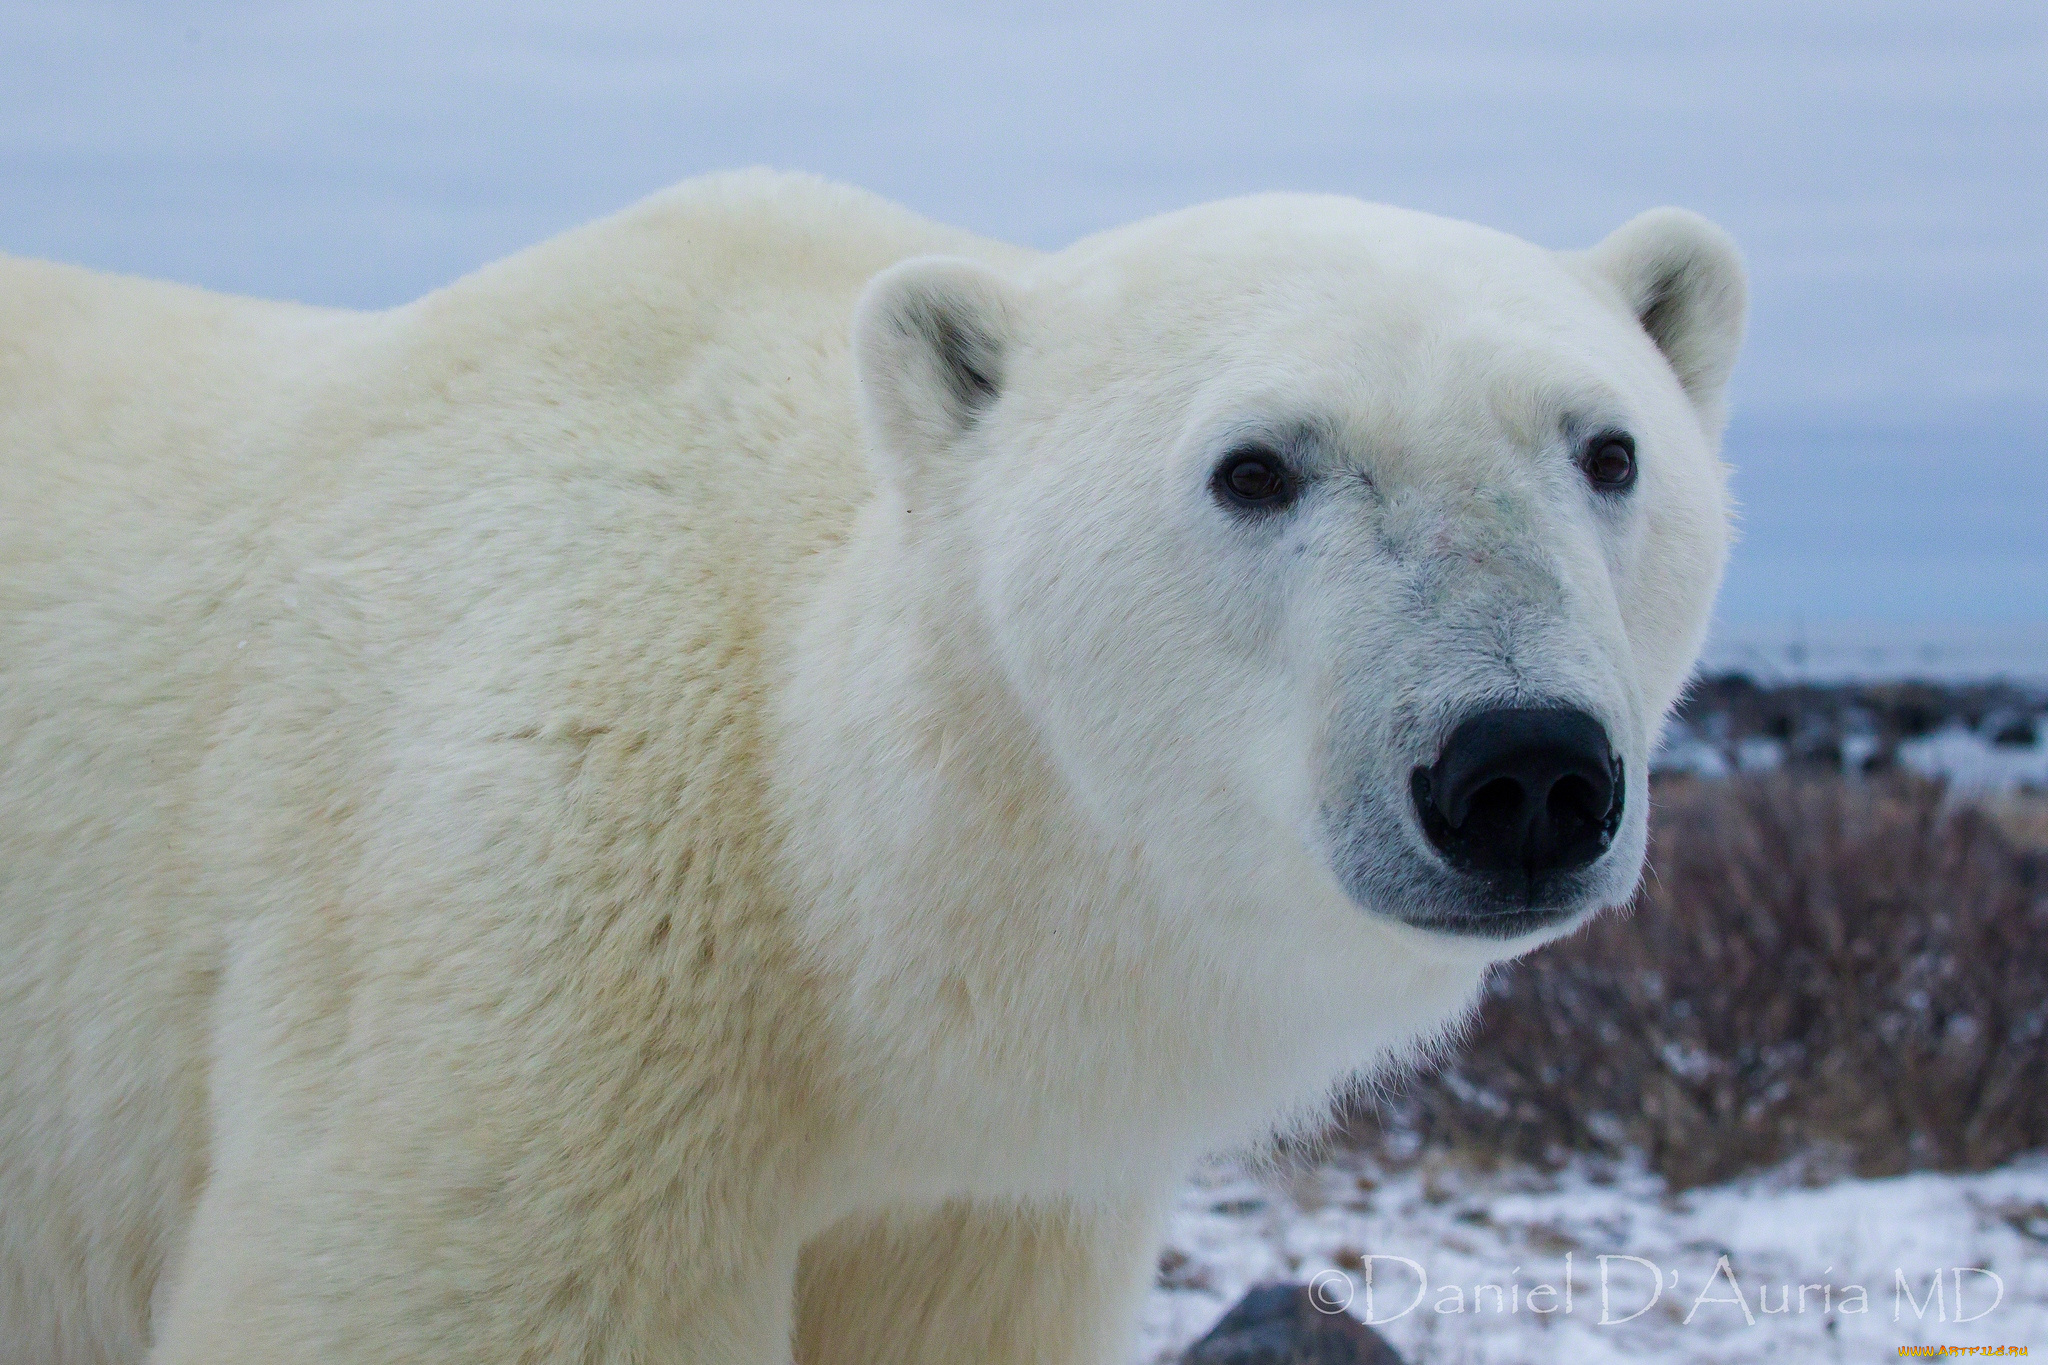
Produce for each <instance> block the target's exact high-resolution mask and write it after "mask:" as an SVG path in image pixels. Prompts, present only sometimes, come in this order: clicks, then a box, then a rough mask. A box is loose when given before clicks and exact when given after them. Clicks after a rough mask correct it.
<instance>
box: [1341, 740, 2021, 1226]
mask: <svg viewBox="0 0 2048 1365" xmlns="http://www.w3.org/2000/svg"><path fill="white" fill-rule="evenodd" d="M1655 800H1656V810H1655V818H1654V819H1653V821H1652V824H1653V827H1654V830H1655V834H1654V839H1653V844H1652V855H1651V871H1650V873H1649V875H1648V877H1647V879H1646V883H1645V886H1644V888H1643V892H1642V894H1641V895H1640V897H1639V898H1638V903H1637V905H1636V907H1635V908H1634V910H1633V912H1632V913H1629V914H1626V915H1611V916H1607V917H1603V918H1602V919H1601V920H1600V921H1598V922H1596V923H1595V924H1593V925H1592V926H1590V927H1589V928H1588V929H1587V930H1585V931H1584V932H1582V933H1579V934H1576V935H1574V936H1572V937H1571V938H1568V939H1566V940H1564V941H1562V942H1560V943H1557V944H1553V945H1551V946H1550V947H1547V948H1545V949H1543V950H1541V951H1539V952H1537V953H1535V954H1532V955H1531V956H1530V957H1529V958H1527V959H1525V960H1524V961H1522V962H1520V963H1518V964H1514V965H1512V966H1510V967H1507V968H1504V969H1502V970H1501V971H1500V972H1498V973H1497V974H1496V976H1495V977H1494V979H1493V981H1492V982H1491V984H1490V986H1489V989H1488V991H1487V994H1486V997H1485V999H1484V1002H1483V1005H1482V1008H1481V1012H1480V1016H1479V1021H1478V1024H1477V1027H1476V1028H1475V1029H1474V1031H1473V1032H1472V1034H1471V1035H1470V1037H1468V1038H1467V1039H1466V1041H1465V1043H1464V1045H1463V1046H1462V1047H1461V1048H1460V1049H1459V1050H1458V1052H1457V1055H1456V1058H1455V1060H1454V1061H1453V1062H1452V1063H1451V1064H1450V1066H1449V1067H1448V1068H1447V1069H1445V1070H1443V1071H1441V1072H1438V1073H1436V1074H1433V1075H1426V1076H1419V1077H1416V1078H1413V1079H1412V1080H1411V1081H1410V1082H1408V1083H1407V1084H1406V1085H1403V1086H1397V1087H1396V1088H1395V1093H1394V1094H1393V1095H1392V1097H1391V1098H1389V1099H1387V1100H1385V1101H1384V1102H1383V1103H1382V1104H1381V1105H1380V1106H1379V1107H1378V1108H1377V1110H1376V1111H1375V1110H1372V1109H1369V1108H1365V1107H1361V1108H1359V1109H1358V1110H1357V1111H1355V1112H1353V1113H1352V1114H1351V1115H1350V1116H1349V1117H1348V1119H1347V1132H1348V1136H1349V1137H1350V1138H1351V1139H1352V1140H1354V1141H1357V1142H1361V1143H1364V1144H1366V1145H1370V1146H1379V1147H1383V1148H1385V1149H1386V1150H1388V1151H1389V1152H1390V1153H1399V1152H1402V1151H1408V1152H1412V1151H1413V1150H1415V1149H1416V1148H1417V1147H1418V1145H1419V1146H1420V1148H1421V1149H1423V1150H1439V1151H1449V1152H1452V1153H1455V1154H1460V1155H1463V1156H1465V1157H1467V1158H1476V1159H1481V1160H1489V1159H1509V1160H1518V1161H1528V1162H1536V1163H1539V1164H1554V1163H1557V1162H1560V1161H1562V1160H1563V1159H1565V1158H1566V1157H1567V1156H1568V1155H1569V1154H1571V1153H1574V1152H1580V1153H1594V1154H1599V1155H1605V1156H1614V1157H1619V1156H1621V1155H1622V1154H1623V1153H1625V1152H1628V1151H1638V1152H1641V1153H1643V1154H1644V1155H1645V1156H1646V1158H1647V1159H1648V1161H1649V1163H1650V1165H1651V1166H1652V1168H1653V1169H1655V1170H1657V1171H1658V1172H1659V1173H1661V1174H1662V1175H1664V1176H1665V1177H1666V1178H1667V1179H1668V1180H1669V1181H1670V1182H1671V1183H1672V1184H1673V1185H1674V1186H1678V1187H1685V1186H1691V1185H1697V1184H1703V1183H1707V1182H1710V1181H1716V1180H1722V1179H1726V1178H1728V1177H1731V1176H1733V1175H1736V1174H1739V1173H1741V1172H1744V1171H1748V1170H1753V1169H1756V1168H1759V1167H1764V1166H1774V1165H1778V1164H1781V1163H1785V1162H1788V1161H1794V1160H1802V1161H1805V1162H1806V1163H1808V1165H1809V1167H1810V1168H1811V1169H1812V1170H1813V1171H1814V1173H1815V1175H1816V1176H1817V1177H1818V1176H1822V1175H1826V1174H1831V1173H1833V1172H1835V1171H1842V1170H1847V1171H1853V1172H1855V1173H1857V1174H1862V1175H1888V1174H1893V1173H1896V1172H1900V1171H1905V1170H1911V1169H1921V1168H1931V1169H1941V1170H1976V1169H1982V1168H1985V1167H1989V1166H1992V1165H1995V1164H1997V1163H1999V1162H2002V1161H2004V1160H2006V1159H2008V1158H2010V1157H2012V1156H2014V1155H2016V1154H2018V1153H2021V1152H2026V1151H2030V1150H2035V1149H2039V1148H2043V1147H2048V857H2044V855H2043V854H2042V853H2041V851H2040V850H2038V849H2028V848H2024V847H2022V846H2020V844H2018V843H2016V842H2015V841H2014V840H2013V839H2012V838H2010V837H2008V835H2007V834H2006V833H2004V832H2003V831H2002V830H2001V828H2000V827H1999V825H1998V824H1997V823H1996V822H1994V821H1993V820H1992V819H1991V818H1989V817H1987V816H1986V815H1985V814H1984V813H1983V812H1981V811H1979V810H1977V809H1975V808H1972V807H1969V806H1962V805H1955V804H1952V803H1950V802H1948V801H1946V800H1945V799H1944V794H1943V792H1942V790H1941V789H1940V787H1939V786H1937V785H1934V784H1929V783H1923V782H1915V781H1908V780H1905V779H1888V780H1885V781H1883V782H1844V781H1842V780H1840V779H1833V778H1813V777H1787V776H1772V777H1764V778H1741V779H1731V780H1729V781H1725V782H1698V781H1679V782H1671V783H1664V784H1660V785H1659V787H1658V788H1657V790H1656V794H1655Z"/></svg>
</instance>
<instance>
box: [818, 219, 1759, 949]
mask: <svg viewBox="0 0 2048 1365" xmlns="http://www.w3.org/2000/svg"><path fill="white" fill-rule="evenodd" d="M1744 300H1745V289H1744V283H1743V273H1742V268H1741V264H1740V261H1739V259H1738V257H1737V255H1736V252H1735V250H1734V248H1733V247H1732V245H1731V244H1730V242H1729V241H1728V239H1727V238H1726V237H1725V236H1724V235H1723V234H1722V233H1721V232H1720V231H1719V230H1718V229H1717V228H1715V227H1713V226H1712V225H1710V224H1709V223H1707V222H1705V221H1704V220H1702V219H1700V218H1698V217H1695V216H1693V215H1691V214H1688V213H1684V212H1681V211H1677V210H1671V209H1665V210H1658V211H1655V212H1652V213H1648V214H1645V215H1643V216H1642V217H1640V218H1637V219H1635V220H1634V221H1632V222H1630V223H1628V224H1627V225H1625V226H1624V227H1622V228H1621V229H1620V230H1618V231H1617V232H1615V233H1614V234H1613V235H1612V236H1610V237H1609V238H1608V239H1607V240H1606V241H1604V242H1602V243H1601V244H1600V245H1599V246H1598V247H1596V248H1594V249H1593V250H1591V251H1589V252H1584V253H1577V254H1560V253H1555V252H1551V251H1548V250H1544V249H1541V248H1538V247H1535V246H1532V245H1530V244H1528V243H1525V242H1522V241H1519V240H1517V239H1514V238H1511V237H1508V236H1504V235H1502V234H1500V233H1496V232H1492V231H1488V230H1486V229H1482V228H1478V227H1474V226H1471V225H1468V224H1463V223H1457V222H1451V221H1446V220H1443V219H1439V218H1434V217H1430V216H1427V215H1423V214H1418V213H1411V212H1406V211H1401V210H1396V209H1391V208H1385V207H1379V206H1373V205H1367V204H1362V203H1358V202H1355V201H1351V200H1346V199H1338V198H1321V197H1303V196H1271V197H1260V198H1254V199H1248V200H1238V201H1232V202H1227V203H1222V204H1216V205H1210V206H1207V207H1204V208H1199V209H1194V210H1190V211H1188V212H1185V213H1180V214H1175V215H1171V216H1168V217H1165V218H1161V219H1155V220H1152V221H1150V222H1146V223H1142V224H1138V225H1136V226H1134V227H1131V228H1126V229H1122V230H1119V231H1116V232H1113V233H1109V234H1106V235H1104V236H1102V237H1098V238H1094V239H1090V240H1088V241H1085V242H1083V243H1081V244H1079V245H1078V246H1076V247H1074V248H1072V249H1070V250H1068V251H1066V252H1063V253H1060V254H1058V255H1055V256H1050V257H1046V258H1043V259H1042V260H1040V261H1039V262H1037V263H1036V264H1034V265H1033V266H1031V267H1029V268H1027V269H1026V270H1024V271H1023V272H1022V273H1021V274H1020V275H1001V274H998V273H996V272H994V271H992V270H990V269H988V268H986V267H984V266H982V265H979V264H976V263H973V262H970V261H967V260H964V259H950V258H930V257H928V258H922V259H917V260H911V261H907V262H904V263H902V264H900V265H898V266H896V267H894V268H893V269H891V270H889V271H887V272H886V273H884V274H883V275H882V276H880V277H879V278H877V279H876V280H875V281H874V282H873V283H872V284H871V285H870V286H869V289H868V291H867V294H866V296H865V298H864V299H863V301H862V303H861V306H860V308H859V310H858V313H857V318H856V324H855V365H856V371H857V375H858V379H859V386H860V396H861V403H862V410H863V420H864V423H865V425H866V429H867V438H868V441H869V445H870V448H871V450H872V452H873V454H874V458H875V459H876V461H877V463H878V464H879V466H880V475H881V478H882V480H883V481H884V486H885V487H887V488H889V489H890V490H891V491H892V492H893V493H894V494H895V500H896V501H898V502H901V503H903V504H905V506H906V509H908V508H913V507H914V509H915V511H916V515H917V518H918V529H917V530H916V531H915V532H913V533H907V534H910V535H911V537H912V539H913V540H914V541H915V542H916V543H918V544H923V545H928V546H943V550H942V551H941V552H939V553H936V554H934V555H933V556H932V558H931V562H929V563H926V564H924V565H922V566H921V567H920V569H919V572H920V573H924V574H927V575H930V581H933V582H937V583H939V584H940V585H941V586H940V587H939V588H937V589H936V591H939V592H940V593H942V594H944V595H945V596H946V600H947V601H948V602H949V603H950V605H949V607H948V608H947V610H949V611H951V612H953V613H955V615H954V616H953V617H952V618H951V620H952V625H951V627H950V628H951V629H953V630H954V631H956V632H957V633H958V635H959V636H960V637H961V638H963V639H969V638H972V639H980V640H985V641H986V642H987V649H988V651H989V653H990V654H991V656H992V657H993V658H994V659H995V660H996V661H997V667H998V668H999V670H1000V673H1001V676H1002V678H1003V680H1004V685H1005V686H1006V687H1007V688H1008V689H1009V690H1010V691H1011V693H1013V694H1014V696H1015V698H1016V699H1017V701H1018V704H1019V706H1020V707H1021V710H1022V712H1023V713H1024V714H1025V715H1026V716H1028V717H1029V719H1030V722H1031V724H1032V725H1033V726H1034V727H1035V729H1036V732H1037V740H1038V742H1040V743H1042V744H1043V745H1044V746H1045V747H1046V749H1047V750H1048V751H1049V752H1050V753H1051V754H1052V755H1053V756H1054V762H1055V766H1056V769H1057V771H1058V772H1059V773H1060V774H1062V776H1063V778H1064V780H1066V781H1067V782H1068V783H1069V784H1070V786H1071V792H1072V796H1073V798H1074V800H1075V802H1076V804H1077V805H1078V806H1079V807H1080V808H1082V809H1084V810H1086V811H1087V812H1088V818H1089V819H1090V820H1092V821H1094V822H1096V823H1097V824H1098V825H1099V826H1100V827H1101V828H1102V829H1103V830H1104V831H1105V833H1106V835H1107V837H1109V838H1110V839H1112V840H1115V841H1118V842H1119V843H1120V844H1121V845H1122V846H1126V847H1131V848H1135V849H1138V850H1141V851H1142V856H1143V857H1144V858H1145V859H1146V861H1147V862H1148V863H1149V864H1150V865H1151V866H1152V867H1153V869H1154V870H1155V871H1156V873H1157V875H1158V876H1159V877H1160V878H1162V879H1163V880H1164V881H1165V882H1166V883H1168V884H1170V885H1172V886H1174V887H1176V888H1178V890H1179V891H1181V892H1182V893H1184V897H1185V900H1186V901H1187V902H1189V903H1199V904H1215V903H1218V902H1220V901H1228V900H1232V899H1237V900H1240V901H1242V902H1244V903H1246V904H1254V903H1255V904H1257V905H1259V906H1262V907H1267V908H1268V909H1270V907H1272V906H1274V905H1276V904H1279V905H1286V904H1298V905H1302V906H1309V907H1315V906H1321V907H1326V908H1328V909H1330V910H1331V912H1332V913H1334V912H1335V909H1336V908H1337V907H1341V909H1342V911H1343V913H1344V914H1346V915H1349V916H1351V917H1353V918H1356V917H1357V916H1359V915H1364V916H1366V917H1368V918H1376V919H1377V920H1378V921H1380V922H1393V923H1397V924H1400V925H1405V926H1408V927H1409V928H1410V929H1413V930H1419V931H1422V934H1423V935H1424V936H1425V937H1426V938H1429V939H1431V940H1433V941H1439V942H1448V941H1457V942H1458V943H1460V944H1462V945H1463V947H1464V948H1465V949H1470V950H1472V951H1475V952H1478V953H1480V954H1482V955H1485V956H1490V957H1499V956H1505V955H1507V954H1509V953H1512V952H1515V951H1519V950H1521V949H1522V948H1525V947H1527V946H1530V945H1531V944H1533V943H1536V942H1540V941H1541V940H1542V938H1543V937H1544V936H1547V935H1552V934H1556V933H1560V932H1563V931H1564V930H1565V929H1567V928H1568V927H1570V926H1571V925H1572V924H1574V923H1575V922H1577V921H1578V920H1580V919H1581V918H1583V917H1584V916H1585V915H1587V914H1588V913H1590V912H1592V911H1594V910H1595V909H1597V908H1599V907H1602V906H1609V905H1614V904H1617V903H1620V902H1621V901H1623V900H1625V899H1626V898H1627V897H1628V896H1629V895H1630V894H1631V891H1632V889H1633V888H1634V886H1635V884H1636V881H1637V878H1638V876H1639V873H1640V869H1641V864H1642V857H1643V850H1644V843H1645V817H1646V815H1647V808H1648V804H1649V803H1648V799H1647V787H1646V777H1647V770H1648V767H1649V759H1650V754H1651V750H1652V747H1653V745H1654V744H1655V742H1656V738H1657V735H1658V731H1659V727H1660V725H1661V724H1662V721H1663V718H1664V716H1665V714H1666V712H1667V710H1668V709H1669V708H1670V706H1671V705H1672V703H1673V701H1674V700H1675V698H1676V697H1677V695H1678V693H1679V690H1680V688H1681V687H1682V685H1683V683H1684V680H1685V678H1686V675H1687V673H1688V671H1689V670H1690V668H1691V666H1692V663H1693V659H1694V656H1695V653H1696V651H1697V648H1698V646H1699V643H1700V640H1701V637H1702V634H1703V632H1704V629H1705V626H1706V622H1707V617H1708V612H1709V608H1710V605H1711V602H1712V600H1713V596H1714V592H1715V589H1716V586H1717V584H1718V582H1719V579H1720V574H1721V567H1722V562H1723V559H1724V556H1725V553H1726V545H1727V540H1728V502H1727V496H1726V492H1725V480H1724V473H1723V469H1722V466H1721V464H1720V463H1719V460H1718V456H1717V444H1718V438H1719V434H1720V429H1721V426H1722V420H1723V389H1724V385H1725V383H1726V380H1727V378H1728V373H1729V369H1730V367H1731V365H1732V364H1733V362H1734V359H1735V354H1736V350H1737V347H1738V344H1739V341H1740V336H1741V331H1742V324H1743V312H1744Z"/></svg>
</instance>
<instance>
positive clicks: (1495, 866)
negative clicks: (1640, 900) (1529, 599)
mask: <svg viewBox="0 0 2048 1365" xmlns="http://www.w3.org/2000/svg"><path fill="white" fill-rule="evenodd" d="M1411 785H1412V786H1413V789H1414V796H1415V808H1416V815H1417V818H1418V819H1419V821H1420V822H1421V824H1422V829H1423V833H1424V834H1425V835H1426V836H1427V837H1428V838H1429V841H1430V843H1431V844H1432V845H1434V846H1435V847H1436V849H1437V851H1438V852H1439V853H1441V854H1442V855H1443V857H1444V859H1445V861H1447V862H1449V863H1451V864H1452V865H1453V866H1457V867H1460V868H1464V869H1467V870H1470V871H1475V872H1483V873H1515V874H1519V876H1520V877H1521V878H1524V879H1532V880H1531V883H1530V884H1531V886H1532V887H1533V879H1534V878H1536V877H1539V876H1541V875H1543V874H1546V873H1551V872H1559V871H1566V870H1570V869H1572V868H1577V867H1584V866H1585V865H1586V864H1588V863H1591V862H1592V861H1594V860H1595V859H1596V858H1598V857H1599V856H1600V855H1601V854H1602V853H1604V852H1606V851H1607V846H1608V844H1609V843H1610V842H1612V840H1613V838H1614V833H1615V830H1616V829H1617V828H1618V827H1619V826H1620V824H1621V810H1622V793H1623V783H1622V772H1621V760H1620V759H1619V758H1618V757H1617V756H1616V755H1615V753H1614V751H1613V748H1612V746H1611V745H1610V744H1609V743H1608V739H1607V731H1606V729H1605V728H1604V727H1603V726H1602V725H1601V724H1600V722H1599V721H1597V720H1595V719H1594V718H1593V717H1592V716H1590V715H1587V714H1586V713H1585V712H1583V711H1579V710H1576V709H1569V708H1563V707H1546V708H1529V707H1515V708H1502V709H1498V710H1492V711H1483V712H1481V713H1479V714H1478V715H1475V716H1471V717H1468V718H1467V719H1466V720H1465V721H1464V722H1462V723H1461V724H1460V725H1459V726H1458V727H1457V729H1455V730H1454V731H1452V733H1451V737H1450V738H1449V739H1448V740H1446V741H1445V743H1444V747H1443V751H1442V753H1441V754H1440V755H1439V756H1438V758H1437V761H1436V763H1435V764H1434V765H1433V766H1432V767H1430V768H1426V769H1425V768H1417V769H1416V770H1415V773H1414V776H1413V779H1412V784H1411Z"/></svg>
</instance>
